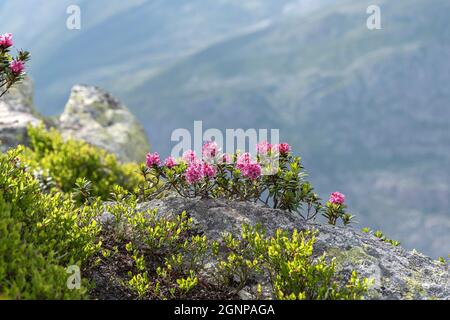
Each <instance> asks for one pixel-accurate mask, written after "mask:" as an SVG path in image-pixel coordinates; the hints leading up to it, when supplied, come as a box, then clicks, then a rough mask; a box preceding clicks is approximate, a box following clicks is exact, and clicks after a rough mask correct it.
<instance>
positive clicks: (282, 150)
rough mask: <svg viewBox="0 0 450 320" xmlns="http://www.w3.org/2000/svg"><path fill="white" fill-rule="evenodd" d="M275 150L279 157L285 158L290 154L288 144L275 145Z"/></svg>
mask: <svg viewBox="0 0 450 320" xmlns="http://www.w3.org/2000/svg"><path fill="white" fill-rule="evenodd" d="M275 150H276V151H278V152H279V153H280V154H281V155H283V156H286V155H288V154H289V152H291V146H290V145H289V144H288V143H280V144H277V145H275Z"/></svg>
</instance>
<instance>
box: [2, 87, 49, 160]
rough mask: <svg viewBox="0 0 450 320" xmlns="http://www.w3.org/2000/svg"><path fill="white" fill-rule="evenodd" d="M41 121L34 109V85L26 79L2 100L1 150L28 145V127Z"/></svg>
mask: <svg viewBox="0 0 450 320" xmlns="http://www.w3.org/2000/svg"><path fill="white" fill-rule="evenodd" d="M40 121H41V118H40V116H39V115H38V114H37V112H36V111H35V110H34V107H33V83H32V81H31V80H30V79H29V78H26V79H25V80H23V81H22V82H20V83H19V84H16V85H15V86H14V87H12V88H11V89H10V90H9V92H8V93H6V94H5V95H4V96H3V97H2V98H0V150H1V151H5V150H6V149H8V148H10V147H14V146H17V145H19V144H24V143H26V136H27V135H26V132H27V126H28V125H29V124H33V125H37V124H38V123H39V122H40Z"/></svg>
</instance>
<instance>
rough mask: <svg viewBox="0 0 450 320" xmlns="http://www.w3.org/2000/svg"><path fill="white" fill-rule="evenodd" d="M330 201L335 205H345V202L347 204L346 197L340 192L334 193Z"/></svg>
mask: <svg viewBox="0 0 450 320" xmlns="http://www.w3.org/2000/svg"><path fill="white" fill-rule="evenodd" d="M328 201H329V202H330V203H334V204H344V202H345V195H343V194H342V193H340V192H333V193H332V194H331V195H330V199H329V200H328Z"/></svg>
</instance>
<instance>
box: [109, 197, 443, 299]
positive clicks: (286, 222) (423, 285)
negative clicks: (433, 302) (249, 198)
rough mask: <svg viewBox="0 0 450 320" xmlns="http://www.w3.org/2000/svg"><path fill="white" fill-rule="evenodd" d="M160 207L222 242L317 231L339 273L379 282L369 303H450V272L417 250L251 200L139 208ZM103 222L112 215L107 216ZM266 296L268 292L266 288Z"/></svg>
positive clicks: (178, 201) (169, 201)
mask: <svg viewBox="0 0 450 320" xmlns="http://www.w3.org/2000/svg"><path fill="white" fill-rule="evenodd" d="M153 208H157V209H158V212H159V214H160V215H162V216H167V217H171V216H173V215H176V214H179V213H181V212H182V211H186V212H187V213H188V214H189V215H190V216H191V217H192V218H193V221H194V225H195V227H194V228H195V229H196V231H197V232H199V233H204V234H206V235H207V236H208V237H209V239H212V240H218V239H220V237H221V235H222V234H223V232H230V233H232V234H234V235H236V236H238V235H239V234H240V230H241V226H242V225H243V224H250V225H256V224H260V225H262V226H263V227H264V228H266V229H267V233H268V235H272V234H274V232H275V231H276V230H277V229H279V228H282V229H285V230H290V231H292V230H293V229H295V228H297V229H298V230H305V229H309V228H315V229H316V230H318V235H317V242H316V244H315V254H317V255H321V254H322V253H324V252H325V253H327V254H328V255H329V256H330V257H335V258H336V262H337V271H338V272H339V273H341V274H342V275H343V276H347V277H348V276H349V275H350V273H351V270H356V271H357V272H358V274H359V275H360V276H361V277H368V278H372V279H373V280H374V284H373V286H372V287H371V289H370V290H369V292H368V294H367V297H366V298H367V299H447V300H448V299H450V269H449V266H448V265H444V264H442V263H440V262H438V261H434V260H433V259H431V258H429V257H426V256H424V255H422V254H420V253H418V252H416V251H414V250H413V251H407V250H405V249H403V248H402V247H395V246H392V245H391V244H389V243H386V242H383V241H381V240H380V239H378V238H376V237H375V236H373V235H371V234H367V233H363V232H360V231H358V230H357V229H355V228H353V227H338V226H331V225H325V224H313V223H305V222H304V221H303V220H302V219H301V218H300V217H297V216H295V215H293V214H291V213H289V212H285V211H281V210H274V209H271V208H268V207H265V206H263V205H259V204H254V203H249V202H238V201H232V202H228V201H225V200H210V199H208V200H205V199H185V198H180V197H176V196H173V197H172V196H171V197H168V198H164V199H160V200H154V201H151V202H146V203H142V204H140V205H139V207H138V209H139V210H147V209H153ZM102 218H103V222H105V221H107V220H108V219H109V218H111V216H110V215H109V214H108V213H105V214H104V215H103V216H102ZM264 291H265V292H269V291H270V290H268V288H265V290H264ZM254 292H255V288H253V287H246V288H244V289H243V291H241V292H240V293H239V296H241V297H243V298H245V297H247V298H251V297H254Z"/></svg>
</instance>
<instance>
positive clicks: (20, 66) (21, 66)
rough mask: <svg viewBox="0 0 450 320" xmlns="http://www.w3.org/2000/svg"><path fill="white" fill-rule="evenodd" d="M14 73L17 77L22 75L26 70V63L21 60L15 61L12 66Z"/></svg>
mask: <svg viewBox="0 0 450 320" xmlns="http://www.w3.org/2000/svg"><path fill="white" fill-rule="evenodd" d="M10 68H11V71H12V73H14V74H15V75H16V76H18V75H19V74H21V73H22V72H23V71H24V70H25V63H23V62H22V61H20V60H13V61H12V62H11V65H10Z"/></svg>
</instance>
